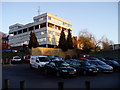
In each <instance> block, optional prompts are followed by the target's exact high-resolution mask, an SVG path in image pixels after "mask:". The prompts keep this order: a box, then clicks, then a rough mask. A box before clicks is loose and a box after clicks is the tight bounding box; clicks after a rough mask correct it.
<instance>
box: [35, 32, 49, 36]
mask: <svg viewBox="0 0 120 90" xmlns="http://www.w3.org/2000/svg"><path fill="white" fill-rule="evenodd" d="M35 34H36V36H40V35H44V34H47V31H41V32H36V33H35Z"/></svg>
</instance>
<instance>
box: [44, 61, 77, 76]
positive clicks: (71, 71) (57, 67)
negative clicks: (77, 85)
mask: <svg viewBox="0 0 120 90" xmlns="http://www.w3.org/2000/svg"><path fill="white" fill-rule="evenodd" d="M45 72H46V73H54V74H56V76H57V77H61V76H73V75H75V74H76V69H75V68H72V67H70V66H69V64H68V63H66V62H65V61H63V60H59V61H58V60H53V61H50V62H49V63H48V64H46V65H45Z"/></svg>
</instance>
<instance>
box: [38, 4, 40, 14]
mask: <svg viewBox="0 0 120 90" xmlns="http://www.w3.org/2000/svg"><path fill="white" fill-rule="evenodd" d="M38 15H40V6H38Z"/></svg>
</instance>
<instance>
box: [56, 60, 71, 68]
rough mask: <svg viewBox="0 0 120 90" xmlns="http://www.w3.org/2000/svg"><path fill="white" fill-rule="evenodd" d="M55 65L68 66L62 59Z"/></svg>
mask: <svg viewBox="0 0 120 90" xmlns="http://www.w3.org/2000/svg"><path fill="white" fill-rule="evenodd" d="M56 66H57V67H66V66H69V64H68V63H66V62H64V61H60V62H56Z"/></svg>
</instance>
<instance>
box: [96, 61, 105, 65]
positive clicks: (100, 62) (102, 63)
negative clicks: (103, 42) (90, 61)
mask: <svg viewBox="0 0 120 90" xmlns="http://www.w3.org/2000/svg"><path fill="white" fill-rule="evenodd" d="M97 63H98V64H99V65H106V63H104V62H102V61H98V62H97Z"/></svg>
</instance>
